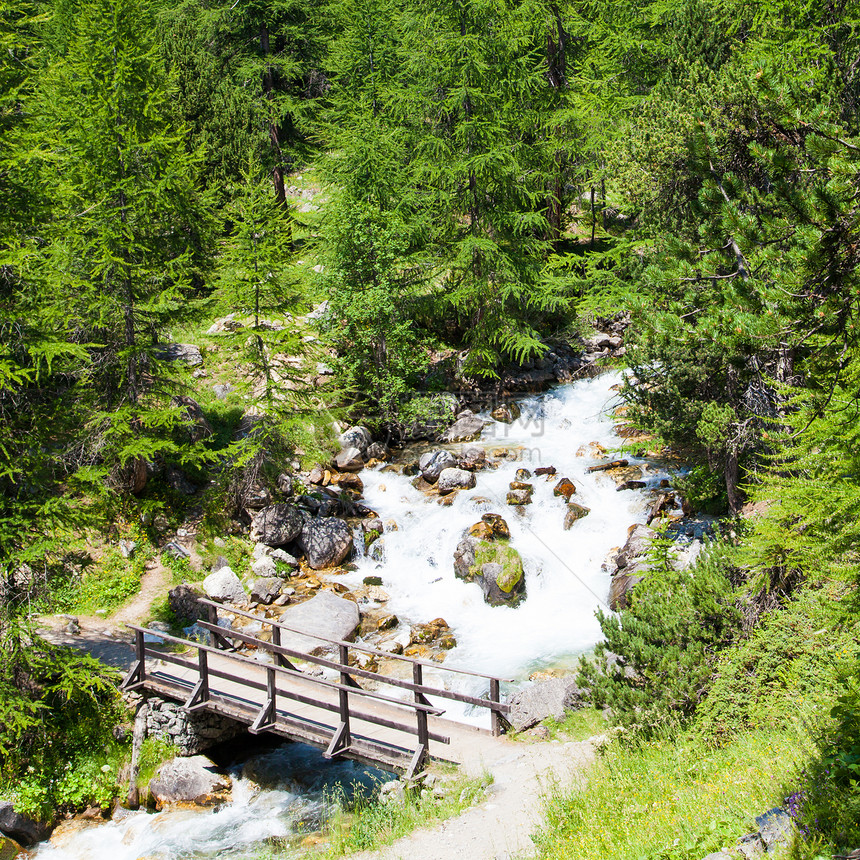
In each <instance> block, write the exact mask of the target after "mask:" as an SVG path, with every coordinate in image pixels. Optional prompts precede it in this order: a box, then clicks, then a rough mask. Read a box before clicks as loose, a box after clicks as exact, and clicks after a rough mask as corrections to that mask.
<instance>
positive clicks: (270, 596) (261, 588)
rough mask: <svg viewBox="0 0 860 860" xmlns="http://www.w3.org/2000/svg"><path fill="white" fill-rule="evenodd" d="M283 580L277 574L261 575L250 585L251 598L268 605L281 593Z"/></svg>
mask: <svg viewBox="0 0 860 860" xmlns="http://www.w3.org/2000/svg"><path fill="white" fill-rule="evenodd" d="M283 587H284V580H283V579H280V578H279V577H277V576H262V577H260V578H259V579H256V580H254V584H253V585H252V586H251V600H253V601H254V602H255V603H262V604H263V605H265V606H268V605H269V604H270V603H271V602H272V601H273V600H274V599H275V598H276V597H278V596H279V595H280V593H281V589H282V588H283Z"/></svg>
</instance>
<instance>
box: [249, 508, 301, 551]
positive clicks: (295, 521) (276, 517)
mask: <svg viewBox="0 0 860 860" xmlns="http://www.w3.org/2000/svg"><path fill="white" fill-rule="evenodd" d="M303 522H304V518H303V517H302V513H301V511H300V510H299V509H298V508H297V507H296V506H295V505H288V504H278V505H269V506H268V507H265V508H263V509H262V510H261V511H258V512H257V513H256V514H255V515H254V516H253V518H252V519H251V540H253V541H259V542H260V543H264V544H266V545H267V546H283V545H284V544H288V543H290V541H293V540H295V539H296V538H297V537H298V536H299V532H300V531H301V530H302V523H303Z"/></svg>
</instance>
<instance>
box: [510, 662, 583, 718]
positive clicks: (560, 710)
mask: <svg viewBox="0 0 860 860" xmlns="http://www.w3.org/2000/svg"><path fill="white" fill-rule="evenodd" d="M581 702H582V691H581V690H580V689H579V687H578V686H577V685H576V679H575V677H574V676H573V675H569V676H567V677H565V678H547V679H546V680H545V681H537V682H536V683H534V684H532V685H531V686H529V687H526V688H525V689H522V690H519V691H518V692H516V693H514V694H513V695H512V696H511V697H510V698H509V699H508V704H509V705H510V706H511V710H510V713H509V714H508V717H507V719H508V722H509V723H510V724H511V726H512V727H513V728H514V729H515V730H516V731H518V732H522V731H524V730H525V729H529V728H531V727H532V726H536V725H537V724H538V723H540V722H543V721H544V720H546V719H548V718H549V717H552V718H553V719H556V720H563V719H564V715H565V713H566V712H567V711H573V710H576V708H577V707H578V706H579V705H580V703H581Z"/></svg>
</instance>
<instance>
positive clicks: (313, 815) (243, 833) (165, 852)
mask: <svg viewBox="0 0 860 860" xmlns="http://www.w3.org/2000/svg"><path fill="white" fill-rule="evenodd" d="M255 763H256V767H255V776H257V778H258V779H259V778H260V774H263V775H264V776H265V779H264V780H262V781H263V782H264V784H265V787H264V788H262V789H261V788H260V787H259V786H258V785H257V784H256V783H255V782H253V781H252V780H250V779H248V778H242V777H241V775H240V772H239V770H238V769H237V770H236V771H235V773H234V775H233V776H234V778H233V801H232V802H231V803H226V804H224V805H222V806H220V807H218V808H217V809H212V810H197V809H187V810H185V809H174V810H165V811H163V812H157V813H155V814H149V813H146V812H143V811H141V812H137V813H131V814H130V815H129V816H128V817H126V818H124V819H122V820H119V821H111V822H108V823H106V824H100V825H98V826H92V827H90V828H88V829H85V830H82V831H80V832H76V833H74V834H70V835H69V836H68V838H63V837H62V836H60V837H59V838H57V837H55V839H54V840H52V842H56V843H57V844H51V843H45V844H43V846H41V847H40V849H39V850H38V851H37V852H36V857H38V858H39V860H144V858H145V860H215V858H218V860H222V858H223V860H239V858H243V860H245V858H253V857H256V856H258V850H257V848H259V849H261V850H262V849H263V848H264V846H265V843H267V842H269V843H271V842H275V843H276V844H277V845H278V849H279V850H278V854H277V856H278V857H289V856H290V854H289V847H290V846H291V845H296V844H298V843H300V842H301V840H302V838H303V834H304V833H308V832H313V831H316V830H319V828H320V826H321V823H322V822H323V820H324V819H325V816H326V813H327V810H328V809H329V808H330V800H331V797H332V796H333V795H334V794H337V793H338V792H341V791H342V792H344V793H345V795H346V796H351V795H352V794H353V793H354V792H355V791H356V790H362V789H365V790H367V791H370V790H371V789H372V788H373V786H374V785H375V784H378V783H379V782H380V781H382V780H384V779H388V778H390V777H389V776H388V775H386V774H384V773H383V772H382V771H375V770H373V769H372V768H365V767H362V766H360V765H358V764H356V763H354V762H351V761H331V762H328V761H326V760H325V759H323V758H322V756H321V754H320V753H319V752H318V751H317V750H315V749H311V748H310V747H307V746H304V745H303V744H284V745H283V746H281V747H279V748H278V749H276V750H273V751H271V752H269V753H266V754H264V755H261V756H258V757H256V758H255ZM255 846H256V847H255ZM264 856H265V855H264Z"/></svg>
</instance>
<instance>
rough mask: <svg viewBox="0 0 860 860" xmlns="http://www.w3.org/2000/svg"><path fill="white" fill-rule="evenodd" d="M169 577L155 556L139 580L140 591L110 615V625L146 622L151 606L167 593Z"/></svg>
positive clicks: (169, 573) (119, 625) (147, 564)
mask: <svg viewBox="0 0 860 860" xmlns="http://www.w3.org/2000/svg"><path fill="white" fill-rule="evenodd" d="M170 577H171V572H170V571H169V570H168V569H167V568H166V567H165V566H164V565H163V564H162V563H161V558H160V557H159V556H157V555H156V556H155V558H153V559H152V560H151V561H148V562H147V563H146V570H145V572H144V574H143V576H142V577H141V578H140V591H138V593H137V594H136V595H135V596H134V597H133V598H132V599H131V600H130V601H129V602H128V603H126V604H125V605H123V606H120V608H119V609H117V611H116V612H114V614H113V615H111V617H110V623H111V624H112V625H114V626H115V627H122V626H123V625H124V624H141V623H142V622H144V621H148V620H149V618H150V615H151V609H152V604H153V603H154V602H155V601H156V600H157V599H158V598H159V597H161V596H162V595H163V594H164V592H165V591H167V586H168V583H169V582H170ZM82 629H83V625H82Z"/></svg>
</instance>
